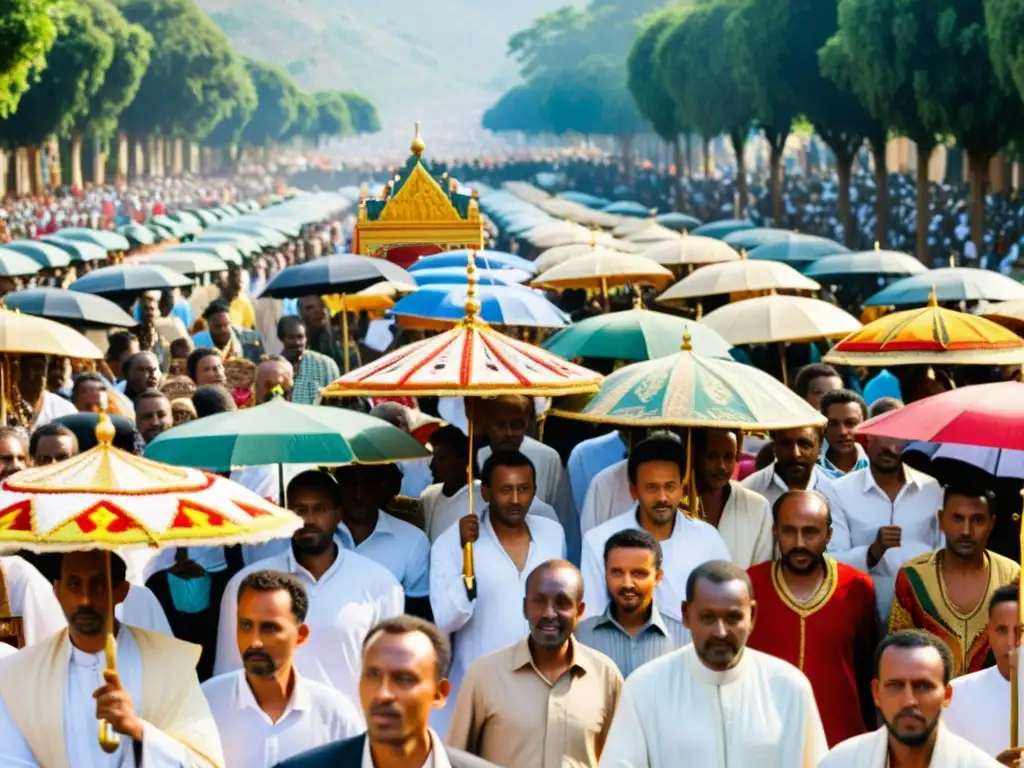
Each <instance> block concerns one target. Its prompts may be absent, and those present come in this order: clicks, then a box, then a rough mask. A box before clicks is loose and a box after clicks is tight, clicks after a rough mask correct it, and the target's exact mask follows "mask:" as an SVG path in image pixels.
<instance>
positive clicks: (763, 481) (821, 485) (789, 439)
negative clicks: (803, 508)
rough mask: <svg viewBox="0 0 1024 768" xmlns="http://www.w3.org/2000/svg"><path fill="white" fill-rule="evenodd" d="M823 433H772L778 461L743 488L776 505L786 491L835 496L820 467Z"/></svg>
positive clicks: (810, 429)
mask: <svg viewBox="0 0 1024 768" xmlns="http://www.w3.org/2000/svg"><path fill="white" fill-rule="evenodd" d="M821 440H822V436H821V430H820V429H818V428H817V427H798V428H796V429H785V430H780V431H778V432H773V433H772V451H773V452H774V455H775V461H774V462H772V463H771V464H769V465H768V466H767V467H765V468H764V469H761V470H758V471H757V472H755V473H754V474H752V475H750V476H749V477H748V478H747V479H746V480H744V481H743V482H742V483H741V485H742V486H743V487H744V488H746V489H747V490H749V491H753V492H754V493H759V494H761V495H762V496H764V498H765V499H767V501H768V503H769V504H774V503H775V501H776V499H778V498H779V496H781V495H782V494H784V493H785V492H786V491H790V490H794V491H820V492H821V493H824V494H825V495H826V496H830V495H831V493H832V480H831V479H830V478H829V476H828V475H826V474H825V472H824V471H823V470H822V469H821V467H819V466H818V457H819V456H821Z"/></svg>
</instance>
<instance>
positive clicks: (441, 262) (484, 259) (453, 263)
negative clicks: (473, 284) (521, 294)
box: [409, 249, 537, 275]
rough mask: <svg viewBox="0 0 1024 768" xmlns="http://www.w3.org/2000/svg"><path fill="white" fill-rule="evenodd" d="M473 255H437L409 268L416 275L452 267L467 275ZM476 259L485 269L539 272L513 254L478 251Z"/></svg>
mask: <svg viewBox="0 0 1024 768" xmlns="http://www.w3.org/2000/svg"><path fill="white" fill-rule="evenodd" d="M472 254H473V251H471V250H468V249H462V250H458V251H445V252H444V253H435V254H434V255H432V256H423V257H422V258H420V259H418V260H417V261H416V262H415V263H413V264H412V266H410V267H409V271H410V272H412V273H413V274H415V273H417V272H419V271H420V270H421V269H438V268H439V267H452V268H457V269H461V270H462V272H463V274H465V272H466V265H467V264H468V263H469V258H470V256H471V255H472ZM475 258H476V263H477V265H479V266H480V267H483V268H484V269H491V270H499V269H518V270H521V271H523V272H529V273H530V274H531V275H532V274H535V273H536V272H537V266H536V264H535V263H534V262H532V261H530V260H529V259H524V258H523V257H522V256H516V255H515V254H512V253H505V252H503V251H477V252H476V257H475Z"/></svg>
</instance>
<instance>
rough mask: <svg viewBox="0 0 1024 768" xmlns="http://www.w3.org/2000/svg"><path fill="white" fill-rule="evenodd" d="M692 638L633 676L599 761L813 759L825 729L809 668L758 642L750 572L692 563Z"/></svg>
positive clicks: (803, 766) (764, 764) (822, 748)
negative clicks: (753, 644)
mask: <svg viewBox="0 0 1024 768" xmlns="http://www.w3.org/2000/svg"><path fill="white" fill-rule="evenodd" d="M683 616H684V623H685V624H686V627H687V628H688V629H689V630H690V632H691V634H692V635H693V642H692V643H691V644H689V645H687V646H685V647H683V648H680V649H679V650H678V651H673V652H672V653H669V654H666V655H665V656H662V657H661V658H658V659H655V660H654V661H651V662H649V663H647V664H645V665H644V666H642V667H640V669H638V670H637V671H636V672H634V673H633V674H632V675H630V677H629V679H628V680H626V684H625V685H624V686H623V689H622V698H621V700H620V701H619V710H618V712H616V713H615V722H614V723H612V730H611V733H610V734H609V735H608V743H607V744H606V745H605V748H604V754H603V755H602V756H601V768H679V767H680V766H684V765H685V766H691V765H692V766H700V767H701V768H705V766H706V767H707V768H732V767H733V766H757V768H812V766H817V765H818V761H819V760H820V759H821V758H822V757H823V756H824V755H825V752H826V751H827V750H828V747H827V746H826V744H825V732H824V731H823V730H822V727H821V718H820V717H819V716H818V708H817V706H816V705H815V703H814V692H813V691H812V690H811V685H810V683H809V682H808V681H807V678H806V677H804V675H803V673H802V672H800V671H799V670H797V669H796V668H795V667H793V666H792V665H791V664H788V663H787V662H785V661H782V660H780V659H776V658H774V657H773V656H769V655H768V654H766V653H761V652H760V651H756V650H754V649H753V648H747V647H746V645H747V638H748V637H749V636H750V632H751V630H752V629H753V627H754V623H755V619H756V618H757V605H756V603H755V602H754V599H753V587H752V586H751V584H750V578H749V577H748V576H747V573H746V571H744V570H743V569H742V568H740V567H739V566H736V565H733V564H732V563H730V562H727V561H723V560H719V561H712V562H708V563H703V564H702V565H699V566H697V568H695V569H694V571H693V573H691V574H690V578H689V579H688V580H687V582H686V602H685V603H684V604H683Z"/></svg>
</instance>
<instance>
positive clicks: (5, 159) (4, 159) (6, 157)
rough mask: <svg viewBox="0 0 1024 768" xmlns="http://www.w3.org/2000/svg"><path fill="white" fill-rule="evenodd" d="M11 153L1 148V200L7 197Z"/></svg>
mask: <svg viewBox="0 0 1024 768" xmlns="http://www.w3.org/2000/svg"><path fill="white" fill-rule="evenodd" d="M10 157H11V154H10V152H7V151H6V150H3V149H0V200H5V199H6V198H7V172H8V167H7V166H8V163H9V161H10Z"/></svg>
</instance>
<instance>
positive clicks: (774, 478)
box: [740, 462, 836, 515]
mask: <svg viewBox="0 0 1024 768" xmlns="http://www.w3.org/2000/svg"><path fill="white" fill-rule="evenodd" d="M775 464H776V462H772V463H771V464H769V465H768V466H767V467H765V468H764V469H760V470H758V471H757V472H755V473H754V474H752V475H749V476H748V477H746V478H745V479H744V480H743V482H741V483H740V485H742V486H743V487H744V488H746V489H747V490H748V491H753V492H754V493H759V494H761V495H762V496H764V497H765V499H767V500H768V506H769V507H771V505H772V504H774V503H775V502H776V501H777V500H778V498H779V496H781V495H782V494H784V493H787V492H788V491H789V490H790V487H789V486H788V485H786V481H785V480H783V479H782V475H780V474H779V473H778V472H776V471H775ZM835 482H836V481H835V480H832V479H830V478H829V476H828V475H826V474H825V473H824V472H822V471H821V467H819V466H818V465H817V464H815V465H814V466H813V467H812V468H811V479H810V481H809V482H808V483H807V490H808V491H818V492H820V493H823V494H825V495H826V496H828V497H829V498H830V499H832V498H833V494H832V488H833V487H834V484H835ZM832 514H833V515H835V510H832Z"/></svg>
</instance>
